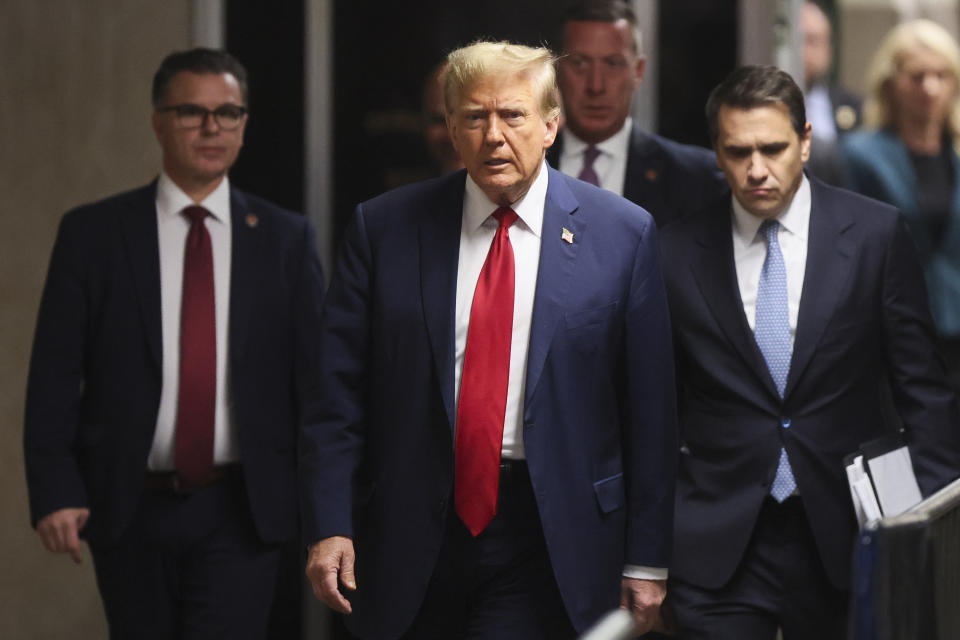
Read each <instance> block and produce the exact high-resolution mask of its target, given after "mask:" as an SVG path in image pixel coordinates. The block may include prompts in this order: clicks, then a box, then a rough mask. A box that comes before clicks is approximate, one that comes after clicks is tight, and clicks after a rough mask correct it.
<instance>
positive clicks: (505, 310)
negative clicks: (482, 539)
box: [454, 207, 517, 536]
mask: <svg viewBox="0 0 960 640" xmlns="http://www.w3.org/2000/svg"><path fill="white" fill-rule="evenodd" d="M493 217H494V218H496V219H497V222H499V223H500V226H499V227H497V233H496V235H495V236H494V237H493V243H492V244H491V245H490V251H489V253H487V259H486V261H485V262H484V263H483V269H482V270H481V271H480V279H479V280H478V281H477V288H476V291H475V292H474V294H473V305H472V306H471V307H470V325H469V327H468V328H467V347H466V350H465V352H464V355H463V373H462V374H461V376H460V404H459V405H458V407H457V436H456V449H455V452H454V455H455V463H454V472H455V478H454V487H455V492H454V493H455V495H454V500H455V504H456V509H457V514H458V515H459V516H460V519H461V520H463V523H464V524H465V525H467V528H468V529H470V533H471V534H473V535H474V536H476V535H478V534H479V533H480V532H481V531H483V530H484V528H486V526H487V525H488V524H489V523H490V520H492V519H493V516H494V514H496V512H497V491H498V488H499V484H500V450H501V448H502V442H503V419H504V414H505V412H506V410H507V382H508V380H509V378H510V341H511V338H512V336H513V289H514V268H513V247H512V246H511V245H510V234H509V233H508V229H509V228H510V225H512V224H513V223H514V222H515V221H516V219H517V214H516V213H515V212H514V211H513V210H511V209H508V208H506V207H501V208H499V209H497V210H496V211H494V212H493Z"/></svg>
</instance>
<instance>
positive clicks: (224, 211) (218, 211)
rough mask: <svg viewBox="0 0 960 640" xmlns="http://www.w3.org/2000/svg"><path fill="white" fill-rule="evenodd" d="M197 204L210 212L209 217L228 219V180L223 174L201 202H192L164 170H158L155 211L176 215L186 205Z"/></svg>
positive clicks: (220, 219) (224, 220) (223, 220)
mask: <svg viewBox="0 0 960 640" xmlns="http://www.w3.org/2000/svg"><path fill="white" fill-rule="evenodd" d="M194 204H198V205H200V206H201V207H203V208H204V209H206V210H207V211H209V212H210V217H211V218H213V219H214V220H216V221H218V222H223V223H226V222H228V221H229V220H230V181H229V179H228V178H227V177H226V176H224V177H223V180H221V181H220V184H219V185H217V188H216V189H214V190H213V191H212V192H210V195H208V196H207V197H206V198H204V199H203V200H202V201H201V202H194V201H193V200H191V199H190V196H188V195H187V194H186V193H184V192H183V189H181V188H180V187H179V186H177V183H176V182H174V181H173V179H172V178H170V176H168V175H167V173H166V171H161V172H160V177H159V178H158V179H157V211H158V212H159V213H160V214H161V215H167V216H178V215H180V212H182V211H183V210H184V209H186V208H187V207H190V206H193V205H194Z"/></svg>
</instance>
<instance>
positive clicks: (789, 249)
mask: <svg viewBox="0 0 960 640" xmlns="http://www.w3.org/2000/svg"><path fill="white" fill-rule="evenodd" d="M731 200H732V202H733V207H732V209H733V214H732V215H733V225H732V227H733V260H734V264H735V265H736V268H737V284H738V285H739V287H740V299H741V301H742V302H743V312H744V313H745V314H746V316H747V323H748V324H749V325H750V329H751V330H753V328H754V325H755V321H756V315H757V289H758V287H759V286H760V271H762V270H763V261H764V260H765V259H766V257H767V242H766V240H764V238H763V237H762V236H759V235H758V234H757V231H758V230H759V229H760V224H761V223H762V222H763V220H762V219H761V218H758V217H757V216H754V215H752V214H751V213H749V212H748V211H747V210H746V209H744V208H743V206H742V205H741V204H740V203H739V202H738V201H737V199H736V198H735V197H731ZM777 220H778V221H779V222H780V229H779V231H778V233H777V241H778V242H779V244H780V252H781V253H782V254H783V262H784V266H785V267H786V270H787V298H788V301H789V302H788V304H789V306H790V309H789V312H790V344H791V346H792V345H793V341H794V338H795V336H796V334H797V316H798V315H799V313H800V294H801V293H802V292H803V275H804V272H805V270H806V266H807V237H808V232H809V229H810V183H809V182H808V181H807V177H806V176H803V179H802V181H801V182H800V186H799V187H798V188H797V192H796V193H795V194H794V196H793V200H792V201H791V202H790V204H789V205H788V206H787V208H786V210H784V211H783V213H781V214H780V215H779V216H778V217H777Z"/></svg>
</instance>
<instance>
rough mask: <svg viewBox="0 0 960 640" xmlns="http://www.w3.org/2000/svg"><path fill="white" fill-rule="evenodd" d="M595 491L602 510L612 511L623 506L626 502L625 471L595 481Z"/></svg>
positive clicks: (605, 511)
mask: <svg viewBox="0 0 960 640" xmlns="http://www.w3.org/2000/svg"><path fill="white" fill-rule="evenodd" d="M593 492H594V494H595V495H596V496H597V504H598V505H600V511H602V512H603V513H610V512H611V511H616V510H617V509H620V508H621V507H623V503H624V502H625V496H624V489H623V473H622V472H621V473H618V474H616V475H614V476H610V477H609V478H604V479H603V480H597V481H596V482H594V483H593Z"/></svg>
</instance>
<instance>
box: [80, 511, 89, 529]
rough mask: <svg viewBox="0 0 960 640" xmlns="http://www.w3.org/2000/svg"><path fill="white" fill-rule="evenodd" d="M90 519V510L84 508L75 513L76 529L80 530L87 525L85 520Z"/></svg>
mask: <svg viewBox="0 0 960 640" xmlns="http://www.w3.org/2000/svg"><path fill="white" fill-rule="evenodd" d="M89 519H90V510H89V509H84V510H82V511H81V512H80V513H78V514H77V531H80V530H81V529H83V528H84V527H85V526H86V525H87V520H89Z"/></svg>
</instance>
